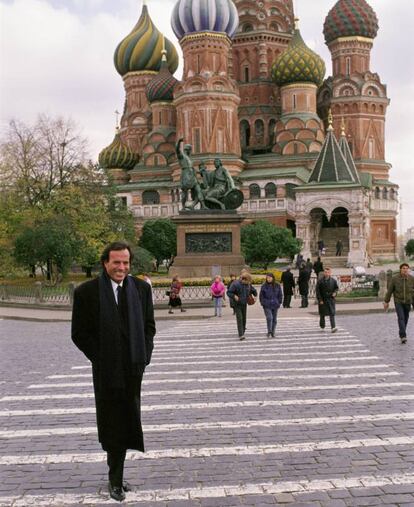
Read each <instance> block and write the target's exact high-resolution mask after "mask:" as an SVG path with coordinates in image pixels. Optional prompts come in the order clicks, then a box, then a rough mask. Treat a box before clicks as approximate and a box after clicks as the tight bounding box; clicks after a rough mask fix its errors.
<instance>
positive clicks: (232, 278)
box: [227, 273, 237, 315]
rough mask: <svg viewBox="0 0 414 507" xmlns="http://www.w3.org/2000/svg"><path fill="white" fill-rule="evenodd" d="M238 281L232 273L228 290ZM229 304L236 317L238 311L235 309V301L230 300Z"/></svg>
mask: <svg viewBox="0 0 414 507" xmlns="http://www.w3.org/2000/svg"><path fill="white" fill-rule="evenodd" d="M236 280H237V276H236V275H235V274H234V273H231V274H230V281H229V283H228V284H227V290H229V289H230V287H231V285H232V283H233V282H235V281H236ZM229 304H230V308H232V310H233V315H235V313H236V310H235V309H234V299H229Z"/></svg>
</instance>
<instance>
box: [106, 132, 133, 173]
mask: <svg viewBox="0 0 414 507" xmlns="http://www.w3.org/2000/svg"><path fill="white" fill-rule="evenodd" d="M98 160H99V165H100V166H101V167H103V168H105V169H126V170H129V169H132V168H133V167H134V166H135V164H136V163H137V162H139V156H138V155H137V154H136V153H134V152H133V151H132V150H131V149H130V148H129V147H128V146H127V145H126V144H125V143H123V142H122V140H121V136H120V134H119V130H118V129H117V132H116V134H115V138H114V140H113V141H112V143H111V144H110V145H109V146H107V147H106V148H104V149H103V150H102V151H101V153H100V154H99V158H98Z"/></svg>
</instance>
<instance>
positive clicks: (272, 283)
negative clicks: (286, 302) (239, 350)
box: [259, 273, 283, 338]
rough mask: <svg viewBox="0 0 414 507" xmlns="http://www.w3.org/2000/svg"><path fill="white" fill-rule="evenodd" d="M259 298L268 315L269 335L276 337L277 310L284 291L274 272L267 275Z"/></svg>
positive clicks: (266, 315) (269, 336)
mask: <svg viewBox="0 0 414 507" xmlns="http://www.w3.org/2000/svg"><path fill="white" fill-rule="evenodd" d="M259 299H260V304H261V305H262V306H263V311H264V314H265V317H266V324H267V337H268V338H274V337H275V330H276V325H277V311H278V310H279V308H280V305H281V304H282V299H283V293H282V288H281V287H280V285H279V284H278V283H277V282H276V280H275V275H274V274H273V273H268V274H267V275H266V281H265V283H264V284H263V285H262V287H261V289H260V296H259Z"/></svg>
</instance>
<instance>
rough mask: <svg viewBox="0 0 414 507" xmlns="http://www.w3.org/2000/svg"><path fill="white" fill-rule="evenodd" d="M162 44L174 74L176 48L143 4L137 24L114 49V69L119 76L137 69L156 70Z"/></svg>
mask: <svg viewBox="0 0 414 507" xmlns="http://www.w3.org/2000/svg"><path fill="white" fill-rule="evenodd" d="M164 41H165V42H164ZM163 44H165V48H166V50H167V51H168V68H169V69H170V71H171V73H172V74H174V72H175V71H176V70H177V67H178V53H177V50H176V49H175V47H174V45H173V44H172V43H171V42H170V41H169V40H168V39H164V36H163V35H162V34H161V33H160V32H159V30H158V29H157V28H156V26H155V25H154V23H153V22H152V19H151V18H150V16H149V14H148V8H147V6H146V5H143V7H142V12H141V16H140V18H139V20H138V22H137V24H136V25H135V27H134V28H133V30H132V32H131V33H130V34H129V35H127V37H125V39H124V40H122V41H121V42H120V43H119V44H118V47H117V48H116V50H115V54H114V63H115V67H116V70H117V71H118V72H119V74H121V76H124V75H125V74H127V73H128V72H137V71H155V72H158V71H159V70H160V67H161V51H162V48H163Z"/></svg>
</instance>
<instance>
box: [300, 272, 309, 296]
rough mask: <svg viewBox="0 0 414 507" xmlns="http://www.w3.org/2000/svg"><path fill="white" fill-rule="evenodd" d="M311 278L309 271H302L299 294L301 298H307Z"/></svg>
mask: <svg viewBox="0 0 414 507" xmlns="http://www.w3.org/2000/svg"><path fill="white" fill-rule="evenodd" d="M310 277H311V274H310V272H309V271H308V270H307V269H301V270H300V271H299V279H298V285H299V294H300V295H301V296H307V295H308V294H309V279H310Z"/></svg>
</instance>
